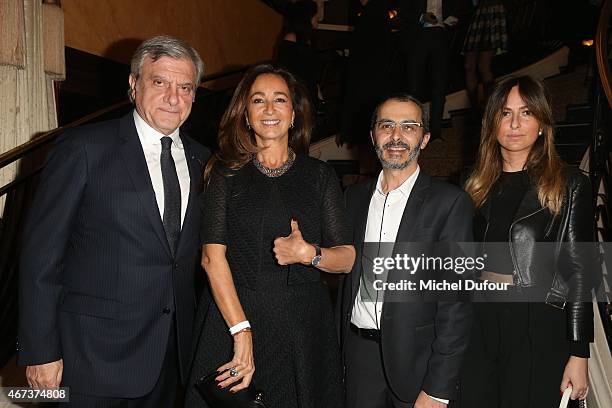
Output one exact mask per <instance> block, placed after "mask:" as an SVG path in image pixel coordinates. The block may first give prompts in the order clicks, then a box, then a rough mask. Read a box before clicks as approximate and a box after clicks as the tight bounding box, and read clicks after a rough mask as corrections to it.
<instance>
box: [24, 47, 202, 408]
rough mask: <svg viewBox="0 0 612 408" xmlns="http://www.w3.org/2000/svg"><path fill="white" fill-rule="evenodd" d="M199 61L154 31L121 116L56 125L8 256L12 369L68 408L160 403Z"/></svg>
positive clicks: (192, 214)
mask: <svg viewBox="0 0 612 408" xmlns="http://www.w3.org/2000/svg"><path fill="white" fill-rule="evenodd" d="M202 72H203V63H202V60H201V58H200V56H199V55H198V53H197V52H196V50H195V49H194V48H193V47H191V46H190V45H188V44H186V43H185V42H183V41H181V40H179V39H176V38H172V37H167V36H160V37H154V38H151V39H149V40H147V41H145V42H143V43H142V44H141V45H140V46H139V47H138V49H137V50H136V53H135V54H134V57H133V58H132V64H131V74H130V77H129V86H130V89H129V97H130V99H131V100H132V101H133V102H134V105H135V109H134V110H133V111H132V112H130V113H129V114H128V115H126V116H124V117H123V118H121V119H118V120H112V121H108V122H103V123H99V124H94V125H90V126H85V127H80V128H76V129H74V130H70V131H67V132H66V133H65V134H64V135H63V136H62V137H61V138H60V139H59V141H58V142H57V145H56V147H55V149H54V150H53V152H52V153H51V155H50V157H49V159H48V162H47V164H46V166H45V169H44V171H43V173H42V176H41V180H40V186H39V188H38V191H37V194H36V197H35V199H34V203H33V206H32V209H31V211H30V214H29V220H28V222H27V224H26V227H25V231H24V242H23V250H22V256H21V262H20V284H19V289H20V310H19V314H20V315H19V353H18V362H19V363H20V364H22V365H26V366H27V369H26V375H27V378H28V382H29V383H30V385H31V386H32V387H35V388H46V387H56V386H58V385H60V384H61V385H62V386H68V387H70V394H71V395H70V400H71V401H70V402H71V405H73V406H78V407H85V406H124V405H125V406H130V407H132V406H134V407H171V406H173V404H174V398H175V390H176V387H177V383H178V379H179V378H185V376H186V371H187V369H188V365H189V352H190V343H191V332H192V320H193V315H194V307H195V294H194V287H193V280H194V273H195V271H196V267H197V265H198V248H199V241H198V230H199V220H200V209H199V203H198V188H199V186H200V183H201V175H202V172H203V165H204V163H205V162H206V160H207V159H208V156H209V152H208V150H207V149H206V148H204V147H203V146H201V145H199V144H198V143H196V142H195V141H194V140H192V139H191V138H189V137H188V136H187V135H186V134H184V132H181V131H180V130H179V127H180V126H181V124H183V122H184V121H185V120H186V119H187V117H188V116H189V113H190V111H191V105H192V103H193V100H194V96H195V91H196V88H197V86H198V85H199V83H200V79H201V76H202Z"/></svg>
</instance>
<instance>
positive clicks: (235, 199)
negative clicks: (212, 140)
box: [186, 65, 355, 408]
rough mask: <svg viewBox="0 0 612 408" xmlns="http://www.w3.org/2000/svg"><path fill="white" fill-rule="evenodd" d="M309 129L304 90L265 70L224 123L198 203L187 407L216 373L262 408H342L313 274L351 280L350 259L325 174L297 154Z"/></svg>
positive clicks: (320, 287)
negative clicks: (200, 275)
mask: <svg viewBox="0 0 612 408" xmlns="http://www.w3.org/2000/svg"><path fill="white" fill-rule="evenodd" d="M312 121H313V119H312V108H311V105H310V102H309V100H308V97H307V96H306V90H305V88H304V87H303V86H302V85H301V83H300V82H298V81H297V80H296V79H295V77H294V76H293V75H292V74H291V73H289V72H288V71H286V70H284V69H280V68H276V67H273V66H271V65H258V66H256V67H254V68H252V69H251V70H250V71H249V72H248V73H247V74H246V75H245V77H244V78H243V79H242V81H241V82H240V84H239V85H238V87H237V88H236V91H235V92H234V96H233V98H232V100H231V102H230V105H229V107H228V109H227V111H226V112H225V115H224V116H223V118H222V120H221V127H220V133H219V146H220V151H219V152H218V153H217V154H216V155H215V158H213V159H211V162H210V163H209V165H208V168H207V172H206V175H205V178H206V183H207V187H206V190H205V192H204V194H203V195H202V208H203V209H205V212H204V213H203V214H202V216H203V222H202V228H201V241H202V265H203V267H204V270H205V271H206V275H207V277H208V281H209V283H210V293H209V292H208V291H205V292H204V294H203V298H202V300H201V301H200V308H199V309H198V312H197V317H196V325H197V326H198V327H200V329H198V330H197V331H196V338H195V346H196V353H195V359H194V362H193V368H192V372H191V380H190V381H189V388H188V390H187V401H186V405H187V407H202V406H204V407H206V406H207V405H206V404H205V402H204V401H203V400H202V399H201V398H200V397H199V395H198V394H197V392H196V390H195V387H194V386H193V384H194V382H195V381H196V380H197V379H198V378H200V377H201V376H202V375H207V374H210V373H211V372H215V370H216V371H217V372H218V377H217V380H218V381H219V386H220V387H222V388H226V389H227V390H229V391H232V392H233V391H237V390H241V389H244V388H246V387H248V386H249V385H250V384H251V382H253V383H254V385H255V388H256V389H260V390H262V391H263V393H264V399H265V403H266V406H267V407H269V408H298V407H300V408H321V407H326V408H340V407H341V406H342V386H341V384H342V372H341V365H340V354H339V348H338V343H337V339H336V335H335V328H334V322H333V312H332V305H331V300H330V295H329V291H328V289H327V287H326V286H325V285H324V284H323V283H322V282H321V273H323V272H327V273H346V272H348V271H349V270H350V269H351V267H352V265H353V261H354V259H355V250H354V248H353V246H352V244H351V228H350V225H349V223H348V219H347V216H346V212H345V209H344V203H343V198H342V192H341V190H340V184H339V182H338V178H337V177H336V174H335V172H334V170H333V168H332V167H331V166H330V165H328V164H326V163H324V162H321V161H319V160H316V159H313V158H310V157H309V156H307V155H306V153H307V151H308V142H309V139H310V134H311V131H312ZM211 296H212V298H213V299H214V302H213V303H212V304H211V306H210V307H208V302H207V301H206V299H210V297H211ZM211 408H214V407H211Z"/></svg>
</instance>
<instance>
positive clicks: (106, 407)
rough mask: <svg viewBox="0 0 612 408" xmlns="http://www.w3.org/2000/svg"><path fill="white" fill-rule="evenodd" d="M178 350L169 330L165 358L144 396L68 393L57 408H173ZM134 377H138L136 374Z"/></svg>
mask: <svg viewBox="0 0 612 408" xmlns="http://www.w3.org/2000/svg"><path fill="white" fill-rule="evenodd" d="M178 370H179V368H178V349H177V343H176V335H175V329H174V327H173V328H172V329H171V330H170V335H169V336H168V344H167V346H166V357H165V358H164V362H163V364H162V368H161V372H160V374H159V378H158V379H157V383H155V386H154V387H153V389H152V390H151V391H150V392H149V393H148V394H146V395H143V396H142V397H139V398H107V397H98V396H95V395H83V394H75V393H70V402H69V403H66V404H60V405H59V407H58V408H64V407H75V408H174V406H175V402H176V390H177V386H178V378H179V371H178ZM134 375H138V373H137V372H135V373H134Z"/></svg>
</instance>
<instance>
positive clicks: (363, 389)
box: [344, 330, 414, 408]
mask: <svg viewBox="0 0 612 408" xmlns="http://www.w3.org/2000/svg"><path fill="white" fill-rule="evenodd" d="M344 355H345V362H346V374H345V375H346V377H345V384H346V408H412V407H413V406H414V404H412V403H407V402H402V401H400V400H399V399H398V398H397V397H395V395H393V393H392V392H391V390H390V389H389V387H388V385H387V380H386V378H385V372H384V369H383V363H382V358H381V350H380V343H378V342H376V341H373V340H368V339H364V338H362V337H360V336H359V335H357V334H356V333H353V332H352V331H350V330H349V332H348V335H347V338H346V343H345V349H344Z"/></svg>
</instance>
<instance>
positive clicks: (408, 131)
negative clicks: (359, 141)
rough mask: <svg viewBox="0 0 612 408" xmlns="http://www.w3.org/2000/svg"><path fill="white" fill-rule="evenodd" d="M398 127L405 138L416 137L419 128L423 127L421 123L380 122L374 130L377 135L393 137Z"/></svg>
mask: <svg viewBox="0 0 612 408" xmlns="http://www.w3.org/2000/svg"><path fill="white" fill-rule="evenodd" d="M397 125H399V127H400V132H401V133H402V134H403V135H404V136H410V135H414V134H415V133H416V132H417V130H419V128H422V127H423V124H422V123H421V122H411V121H404V122H399V123H398V122H395V121H392V120H379V121H376V122H375V123H374V129H375V130H376V133H380V134H384V135H391V134H393V132H394V131H395V127H396V126H397Z"/></svg>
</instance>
